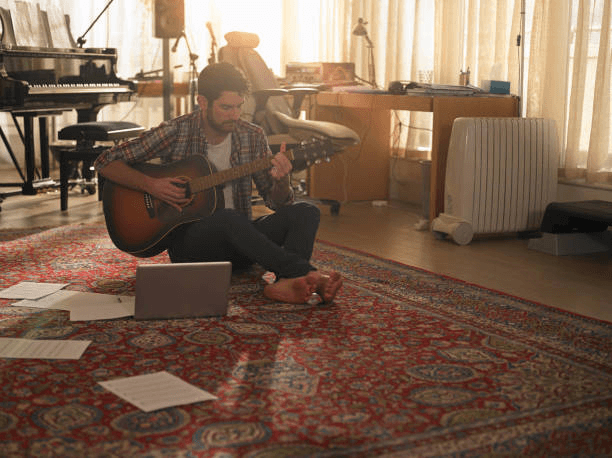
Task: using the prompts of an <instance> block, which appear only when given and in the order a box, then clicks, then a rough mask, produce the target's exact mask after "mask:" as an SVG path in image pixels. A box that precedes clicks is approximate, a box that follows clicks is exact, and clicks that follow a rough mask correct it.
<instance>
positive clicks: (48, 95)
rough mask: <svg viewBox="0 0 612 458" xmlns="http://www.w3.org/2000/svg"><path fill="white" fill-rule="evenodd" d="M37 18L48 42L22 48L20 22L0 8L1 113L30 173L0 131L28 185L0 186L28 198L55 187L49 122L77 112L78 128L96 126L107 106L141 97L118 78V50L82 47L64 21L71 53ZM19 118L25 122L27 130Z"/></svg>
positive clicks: (42, 18) (43, 15)
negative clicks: (5, 115)
mask: <svg viewBox="0 0 612 458" xmlns="http://www.w3.org/2000/svg"><path fill="white" fill-rule="evenodd" d="M36 14H37V18H38V19H39V21H40V22H39V23H40V24H41V25H42V27H41V30H42V35H43V36H42V38H41V39H40V41H39V43H38V45H37V46H23V45H21V44H19V40H17V38H18V35H16V32H17V30H16V29H15V28H14V23H15V22H16V21H15V20H14V17H12V15H11V12H10V11H9V10H7V9H5V8H0V27H1V30H0V36H1V42H0V111H3V112H8V113H10V114H11V115H12V118H13V122H14V123H15V126H16V127H17V131H18V133H19V136H20V137H21V140H22V141H23V144H24V151H25V169H26V173H25V175H24V173H23V172H22V170H21V168H20V167H19V163H18V161H17V159H16V157H15V154H14V153H13V150H12V148H11V145H10V144H9V141H8V138H7V137H6V135H5V133H4V132H3V131H2V129H1V126H0V136H1V137H2V141H3V142H4V145H5V147H6V148H7V150H8V152H9V155H10V156H11V159H12V161H13V163H14V165H15V167H16V168H17V170H18V172H19V174H20V176H21V179H22V181H23V182H22V183H0V186H13V187H14V186H21V188H22V193H23V194H27V195H33V194H36V193H37V189H39V188H41V187H48V186H50V185H52V181H53V180H50V178H49V137H48V126H47V118H48V117H49V116H54V115H58V114H61V113H62V112H65V111H69V110H76V112H77V122H88V121H95V120H96V118H97V115H98V112H99V111H100V109H101V108H103V107H104V106H106V105H109V104H115V103H119V102H123V101H129V100H131V98H132V97H134V96H135V94H136V86H135V83H134V82H132V81H128V80H124V79H121V78H119V77H118V76H117V74H116V64H117V50H116V49H114V48H80V47H77V46H76V45H75V43H74V40H73V39H72V35H71V34H70V33H69V27H68V26H69V18H68V16H65V21H66V24H65V25H66V30H68V35H67V36H68V37H69V39H68V42H66V41H63V44H64V46H66V47H53V38H52V34H51V32H50V26H49V23H48V21H47V15H46V13H45V12H44V11H40V10H38V11H36ZM17 22H18V21H17ZM41 45H42V46H41ZM17 118H23V130H22V129H21V127H20V125H19V123H18V122H17ZM35 118H37V119H38V121H39V143H40V164H41V170H40V174H39V177H38V179H37V178H36V176H35V175H36V172H37V170H36V166H35V145H34V143H35V141H34V140H35V134H34V119H35Z"/></svg>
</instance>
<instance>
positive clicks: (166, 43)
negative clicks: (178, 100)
mask: <svg viewBox="0 0 612 458" xmlns="http://www.w3.org/2000/svg"><path fill="white" fill-rule="evenodd" d="M162 51H163V68H162V70H163V80H162V89H163V99H164V121H168V120H169V119H171V118H172V90H173V87H172V86H173V82H172V80H173V78H172V70H171V69H170V39H169V38H162Z"/></svg>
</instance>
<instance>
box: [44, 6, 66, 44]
mask: <svg viewBox="0 0 612 458" xmlns="http://www.w3.org/2000/svg"><path fill="white" fill-rule="evenodd" d="M46 10H47V18H48V20H49V31H50V32H51V41H52V43H50V46H52V47H53V48H71V47H72V40H71V37H72V35H71V34H70V30H68V24H67V23H66V17H65V16H64V13H62V11H61V10H60V9H59V8H58V7H57V6H56V5H54V4H52V3H51V2H49V3H48V5H47V8H46Z"/></svg>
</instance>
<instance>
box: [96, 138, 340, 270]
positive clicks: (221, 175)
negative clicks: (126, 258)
mask: <svg viewBox="0 0 612 458" xmlns="http://www.w3.org/2000/svg"><path fill="white" fill-rule="evenodd" d="M332 154H334V150H333V147H332V145H331V141H329V140H312V141H309V142H304V143H302V144H301V145H300V146H298V147H297V148H293V149H291V150H289V151H287V152H286V153H285V155H286V156H287V158H288V159H289V160H290V161H291V163H292V164H293V166H294V170H303V169H305V168H307V167H308V166H309V165H311V164H313V163H315V162H319V161H320V160H321V159H327V158H329V157H330V156H331V155H332ZM271 160H272V157H271V156H269V157H265V158H260V159H257V160H255V161H252V162H249V163H246V164H241V165H239V166H237V167H233V168H231V169H227V170H223V171H219V172H217V171H215V169H214V166H213V165H212V164H210V163H209V162H208V161H207V160H206V159H205V158H204V157H203V156H200V155H193V156H190V157H189V158H187V159H183V160H181V161H176V162H172V163H169V164H166V165H160V164H151V163H142V164H136V165H134V166H133V167H134V168H135V169H137V170H140V171H141V172H143V173H145V174H147V175H149V176H151V177H156V178H164V177H177V178H182V179H184V180H185V181H186V183H185V185H184V186H185V195H186V196H187V197H188V198H189V202H188V203H187V204H186V205H184V206H183V207H182V208H181V209H180V211H179V210H177V209H176V208H174V207H172V206H170V205H168V204H167V203H165V202H163V201H161V200H158V199H156V198H154V197H153V196H151V195H150V194H148V193H145V192H142V191H138V190H135V189H131V188H128V187H125V186H122V185H119V184H117V183H114V182H112V181H110V180H106V181H105V182H104V187H103V197H102V200H103V202H102V204H103V208H104V217H105V219H106V228H107V229H108V233H109V235H110V238H111V240H112V241H113V243H114V244H115V246H116V247H117V248H119V249H120V250H122V251H125V252H126V253H130V254H132V255H134V256H138V257H143V258H145V257H151V256H155V255H156V254H159V253H161V252H162V251H164V250H165V249H166V248H167V244H166V240H167V238H168V236H169V234H170V233H171V232H172V230H174V229H175V228H177V227H178V226H181V225H183V224H186V223H190V222H194V221H198V220H200V219H202V218H203V217H205V216H209V215H211V214H212V213H214V212H215V211H216V210H217V209H221V208H223V207H224V200H223V191H222V190H223V186H222V185H224V184H225V183H227V182H229V181H232V180H235V179H237V178H241V177H244V176H247V175H251V174H253V173H256V172H259V171H262V170H265V169H268V168H270V167H271V165H272V164H271Z"/></svg>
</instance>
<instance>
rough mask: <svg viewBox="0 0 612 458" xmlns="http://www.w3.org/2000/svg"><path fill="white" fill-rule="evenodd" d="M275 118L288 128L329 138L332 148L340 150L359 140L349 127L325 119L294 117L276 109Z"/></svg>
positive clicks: (356, 143) (357, 142) (355, 143)
mask: <svg viewBox="0 0 612 458" xmlns="http://www.w3.org/2000/svg"><path fill="white" fill-rule="evenodd" d="M274 115H275V116H276V118H277V119H278V120H279V121H280V122H281V123H282V124H283V125H284V126H285V127H287V128H288V129H290V130H297V131H302V132H305V133H308V134H310V135H314V136H318V137H325V138H329V139H330V140H331V142H332V145H333V146H334V150H337V151H339V150H341V149H344V148H346V147H347V146H351V145H358V144H359V143H360V142H361V139H360V138H359V135H357V133H356V132H355V131H354V130H353V129H350V128H349V127H346V126H343V125H342V124H337V123H335V122H327V121H311V120H304V119H295V118H292V117H291V116H287V115H285V114H283V113H279V112H278V111H275V112H274Z"/></svg>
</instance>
